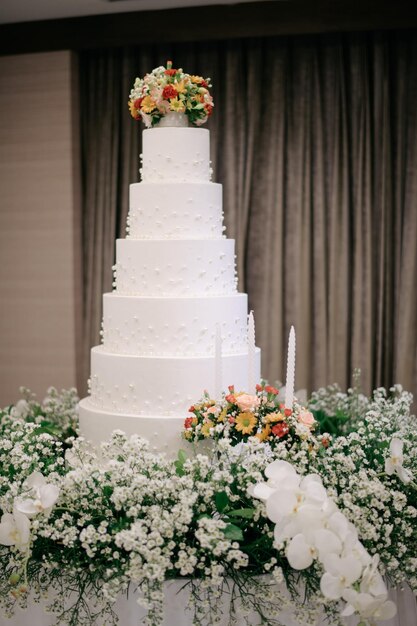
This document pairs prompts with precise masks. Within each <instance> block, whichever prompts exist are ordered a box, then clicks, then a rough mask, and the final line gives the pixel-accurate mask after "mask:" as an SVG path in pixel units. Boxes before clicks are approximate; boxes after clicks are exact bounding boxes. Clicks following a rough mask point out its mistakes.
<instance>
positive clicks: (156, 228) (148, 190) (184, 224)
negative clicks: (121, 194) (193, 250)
mask: <svg viewBox="0 0 417 626" xmlns="http://www.w3.org/2000/svg"><path fill="white" fill-rule="evenodd" d="M223 230H224V227H223V212H222V186H221V185H219V184H218V183H209V182H207V183H163V184H161V183H159V184H158V183H143V182H142V183H135V184H133V185H130V211H129V217H128V238H129V239H220V238H221V237H222V236H223Z"/></svg>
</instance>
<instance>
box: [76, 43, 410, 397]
mask: <svg viewBox="0 0 417 626" xmlns="http://www.w3.org/2000/svg"><path fill="white" fill-rule="evenodd" d="M167 59H172V60H173V62H174V66H177V67H178V66H179V67H183V68H184V70H185V71H188V72H190V73H199V74H202V75H204V76H210V77H211V78H212V81H213V85H214V86H213V95H214V98H215V112H214V114H213V117H212V118H211V120H210V122H209V125H208V128H210V130H211V152H212V159H213V169H214V175H213V180H215V181H218V182H221V183H223V202H224V212H225V223H226V226H227V235H228V237H230V238H234V239H236V250H237V269H238V274H239V289H240V290H241V291H246V292H247V293H248V294H249V303H250V308H252V309H254V311H255V320H256V331H257V343H258V345H260V347H261V348H262V373H263V376H265V377H266V378H268V379H269V380H270V381H271V382H272V381H275V380H277V379H279V380H283V379H284V378H285V352H286V345H287V337H288V331H289V328H290V325H291V324H294V325H295V328H296V333H297V366H296V386H297V388H300V387H306V388H308V389H309V390H312V389H315V388H317V387H319V386H321V385H325V384H329V383H332V382H338V383H339V384H340V385H341V386H342V387H343V388H346V387H347V386H348V385H349V384H350V383H351V377H352V372H353V369H354V368H360V369H361V371H362V377H361V382H362V387H363V390H364V391H365V392H369V391H370V390H371V389H372V388H374V387H377V386H380V385H384V386H390V385H392V384H393V383H395V382H398V383H401V384H403V386H404V387H406V388H407V389H409V390H410V391H413V392H414V393H415V394H416V393H417V289H416V287H417V245H416V243H417V106H416V102H417V34H416V32H415V31H401V32H395V31H392V32H384V33H359V34H358V33H354V34H343V35H314V36H302V37H301V36H297V37H296V36H294V37H282V38H281V37H280V38H265V39H247V40H233V41H228V42H211V43H205V44H204V43H203V44H202V43H198V44H175V45H171V46H169V45H165V46H162V45H161V46H153V47H152V46H151V47H149V46H147V47H146V48H141V47H138V48H135V49H125V50H108V51H106V50H104V51H92V52H91V51H88V52H82V53H81V54H80V76H81V111H82V146H83V206H84V222H83V242H84V250H83V254H84V257H83V264H84V277H85V285H84V303H85V311H84V324H85V341H84V344H85V348H86V349H85V354H84V361H83V364H82V367H83V368H84V369H85V371H88V369H89V365H88V360H89V348H90V347H91V346H92V345H95V344H97V343H98V341H99V335H98V332H99V328H100V321H101V315H102V312H101V306H102V303H101V297H102V293H103V292H105V291H109V290H111V282H112V278H111V266H112V264H113V263H114V239H115V237H116V236H122V237H124V236H125V225H126V218H127V212H128V193H129V191H128V187H129V183H131V182H135V181H137V180H138V179H139V175H138V168H139V153H140V151H141V138H140V135H141V130H142V127H141V126H140V125H139V124H138V123H137V122H136V123H135V122H134V121H133V120H132V119H131V118H130V116H129V113H128V110H127V99H128V95H129V91H130V88H131V85H132V84H133V81H134V78H135V77H136V76H142V75H144V74H145V73H146V72H147V71H150V70H151V69H152V68H153V67H155V66H157V65H161V64H164V63H165V62H166V60H167ZM175 202H181V198H178V199H176V198H173V205H175ZM168 314H169V313H168Z"/></svg>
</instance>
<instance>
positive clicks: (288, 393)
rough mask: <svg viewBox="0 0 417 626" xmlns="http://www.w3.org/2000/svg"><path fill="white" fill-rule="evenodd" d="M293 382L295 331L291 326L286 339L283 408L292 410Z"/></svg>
mask: <svg viewBox="0 0 417 626" xmlns="http://www.w3.org/2000/svg"><path fill="white" fill-rule="evenodd" d="M294 380H295V330H294V326H291V330H290V336H289V339H288V355H287V380H286V383H285V408H286V409H292V405H293V401H294Z"/></svg>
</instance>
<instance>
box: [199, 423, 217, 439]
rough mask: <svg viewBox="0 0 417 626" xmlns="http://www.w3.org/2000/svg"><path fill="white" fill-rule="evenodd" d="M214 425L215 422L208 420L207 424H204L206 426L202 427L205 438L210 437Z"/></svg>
mask: <svg viewBox="0 0 417 626" xmlns="http://www.w3.org/2000/svg"><path fill="white" fill-rule="evenodd" d="M213 426H214V424H213V422H211V421H210V420H207V422H204V424H203V425H202V427H201V434H202V435H203V436H204V437H210V428H213Z"/></svg>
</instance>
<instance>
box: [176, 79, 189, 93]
mask: <svg viewBox="0 0 417 626" xmlns="http://www.w3.org/2000/svg"><path fill="white" fill-rule="evenodd" d="M174 88H175V89H176V90H177V93H185V92H186V91H187V90H186V87H185V84H184V81H183V80H180V82H179V83H174Z"/></svg>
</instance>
